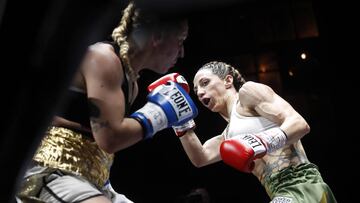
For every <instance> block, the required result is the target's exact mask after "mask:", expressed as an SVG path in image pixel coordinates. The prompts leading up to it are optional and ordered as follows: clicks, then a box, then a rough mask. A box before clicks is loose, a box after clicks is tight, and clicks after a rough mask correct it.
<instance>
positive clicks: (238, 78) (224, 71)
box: [198, 61, 246, 90]
mask: <svg viewBox="0 0 360 203" xmlns="http://www.w3.org/2000/svg"><path fill="white" fill-rule="evenodd" d="M203 69H210V70H211V72H212V73H214V74H215V75H217V76H218V77H219V78H220V79H225V77H226V76H227V75H231V76H232V77H233V78H234V80H233V85H234V87H235V89H236V90H239V89H240V87H241V86H242V85H243V84H244V83H245V82H246V81H245V79H244V78H243V76H242V75H241V74H240V72H239V71H238V70H237V69H236V68H234V67H233V66H231V65H229V64H227V63H224V62H220V61H211V62H209V63H206V64H204V65H203V66H202V67H201V68H199V70H198V71H200V70H203Z"/></svg>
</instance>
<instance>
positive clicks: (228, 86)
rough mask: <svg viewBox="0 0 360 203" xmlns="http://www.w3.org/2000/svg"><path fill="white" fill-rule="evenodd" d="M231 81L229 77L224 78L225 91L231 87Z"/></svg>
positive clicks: (231, 78)
mask: <svg viewBox="0 0 360 203" xmlns="http://www.w3.org/2000/svg"><path fill="white" fill-rule="evenodd" d="M233 79H234V78H233V77H232V76H231V75H227V76H225V79H224V84H225V88H226V89H229V88H231V87H232V86H233Z"/></svg>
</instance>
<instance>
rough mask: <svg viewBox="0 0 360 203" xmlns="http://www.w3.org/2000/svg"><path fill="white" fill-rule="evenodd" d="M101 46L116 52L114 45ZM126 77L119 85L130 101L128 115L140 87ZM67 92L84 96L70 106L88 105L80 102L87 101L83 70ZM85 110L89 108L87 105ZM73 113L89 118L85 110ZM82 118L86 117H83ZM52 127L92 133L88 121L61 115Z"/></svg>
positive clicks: (78, 73)
mask: <svg viewBox="0 0 360 203" xmlns="http://www.w3.org/2000/svg"><path fill="white" fill-rule="evenodd" d="M101 46H109V48H110V49H113V51H114V52H116V51H115V48H112V47H111V46H112V44H107V43H104V45H101ZM124 76H125V77H126V78H124V81H123V83H122V84H121V83H119V85H121V86H122V89H123V92H124V94H125V98H127V100H128V101H125V102H126V104H127V105H126V107H125V108H126V109H127V113H129V110H130V106H131V104H132V103H133V102H134V100H135V98H136V96H137V94H138V86H137V82H133V83H132V84H130V85H129V82H128V79H127V78H129V77H127V76H126V74H125V72H124ZM67 91H68V92H71V94H73V93H74V92H76V94H78V95H82V96H79V97H78V98H76V101H69V106H74V104H73V103H74V102H75V103H83V104H84V105H86V104H85V103H86V102H87V101H82V102H79V101H78V100H87V94H86V83H85V78H84V77H83V75H82V72H81V70H80V71H77V73H75V76H74V79H73V82H72V84H71V86H70V87H69V89H68V90H67ZM85 108H87V105H86V107H85ZM67 110H68V109H64V111H67ZM72 112H73V113H74V114H84V113H85V114H86V115H85V116H88V115H87V112H84V111H83V110H81V112H77V111H76V112H75V111H72ZM82 117H84V115H82ZM82 120H84V119H82ZM52 125H53V126H58V127H65V128H70V129H75V130H79V131H82V132H88V133H90V132H91V128H90V123H89V122H88V123H87V122H86V121H83V122H81V121H75V120H73V119H66V118H64V117H63V116H61V114H58V115H56V116H55V117H54V119H53V121H52Z"/></svg>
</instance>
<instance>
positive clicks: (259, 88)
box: [239, 81, 274, 105]
mask: <svg viewBox="0 0 360 203" xmlns="http://www.w3.org/2000/svg"><path fill="white" fill-rule="evenodd" d="M273 93H274V91H273V90H272V89H271V88H270V87H269V86H267V85H265V84H262V83H258V82H253V81H249V82H246V83H245V84H244V85H243V86H242V87H241V88H240V89H239V99H240V101H241V103H242V104H247V105H256V104H259V103H260V102H263V101H267V100H268V99H269V98H270V97H271V96H272V95H273Z"/></svg>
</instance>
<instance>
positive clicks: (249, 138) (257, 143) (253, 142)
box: [242, 135, 263, 148]
mask: <svg viewBox="0 0 360 203" xmlns="http://www.w3.org/2000/svg"><path fill="white" fill-rule="evenodd" d="M242 139H244V140H246V141H247V142H248V143H249V145H250V146H252V147H253V148H256V147H259V146H263V144H262V143H261V142H260V141H258V140H257V139H255V138H254V137H253V136H250V135H244V137H243V138H242Z"/></svg>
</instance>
